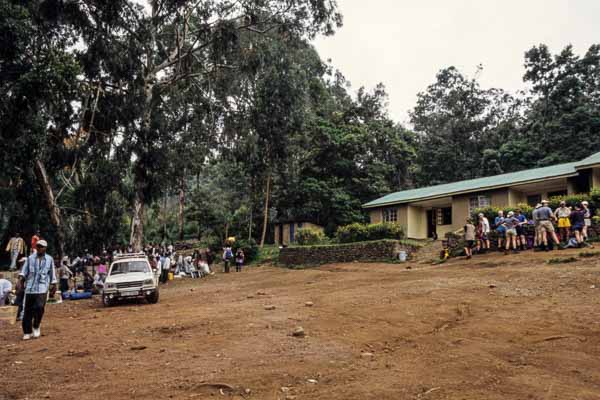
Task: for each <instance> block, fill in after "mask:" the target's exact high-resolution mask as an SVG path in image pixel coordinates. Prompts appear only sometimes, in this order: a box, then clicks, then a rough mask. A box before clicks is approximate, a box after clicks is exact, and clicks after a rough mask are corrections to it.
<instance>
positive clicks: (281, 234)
mask: <svg viewBox="0 0 600 400" xmlns="http://www.w3.org/2000/svg"><path fill="white" fill-rule="evenodd" d="M302 228H310V229H314V230H318V231H321V232H322V231H323V227H322V226H319V225H315V224H313V223H310V222H294V221H292V222H285V223H278V224H275V244H278V245H280V246H283V245H285V246H287V245H289V244H293V243H295V242H296V233H297V232H298V229H302Z"/></svg>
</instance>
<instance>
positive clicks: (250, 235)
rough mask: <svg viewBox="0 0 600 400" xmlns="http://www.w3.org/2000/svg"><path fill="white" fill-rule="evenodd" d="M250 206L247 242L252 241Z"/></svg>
mask: <svg viewBox="0 0 600 400" xmlns="http://www.w3.org/2000/svg"><path fill="white" fill-rule="evenodd" d="M252 211H253V210H252V206H250V221H248V241H250V239H252Z"/></svg>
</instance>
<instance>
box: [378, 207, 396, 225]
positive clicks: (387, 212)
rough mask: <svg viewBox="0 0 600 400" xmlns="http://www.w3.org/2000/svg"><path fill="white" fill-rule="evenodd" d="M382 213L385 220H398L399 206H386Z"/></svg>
mask: <svg viewBox="0 0 600 400" xmlns="http://www.w3.org/2000/svg"><path fill="white" fill-rule="evenodd" d="M382 214H383V215H382V219H383V222H398V209H397V208H384V209H383V211H382Z"/></svg>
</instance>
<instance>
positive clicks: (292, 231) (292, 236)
mask: <svg viewBox="0 0 600 400" xmlns="http://www.w3.org/2000/svg"><path fill="white" fill-rule="evenodd" d="M295 231H296V224H294V223H292V224H290V243H294V242H295V241H296V237H295V235H296V232H295Z"/></svg>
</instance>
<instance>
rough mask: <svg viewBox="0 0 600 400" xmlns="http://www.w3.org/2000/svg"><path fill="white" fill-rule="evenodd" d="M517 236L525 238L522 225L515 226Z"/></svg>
mask: <svg viewBox="0 0 600 400" xmlns="http://www.w3.org/2000/svg"><path fill="white" fill-rule="evenodd" d="M517 236H525V228H523V226H522V225H519V226H517Z"/></svg>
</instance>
